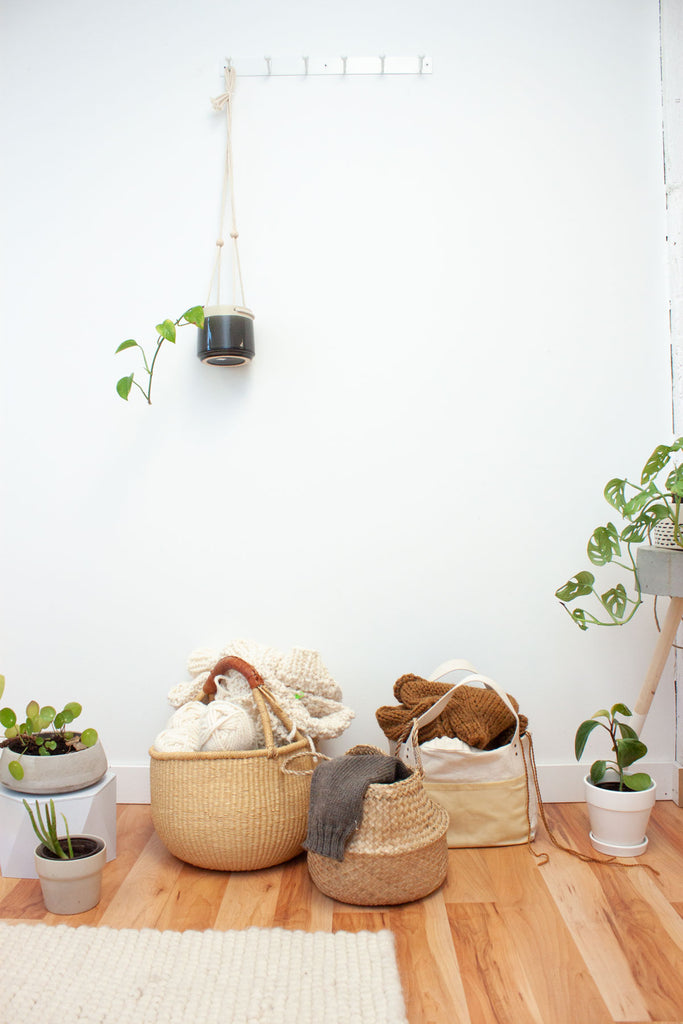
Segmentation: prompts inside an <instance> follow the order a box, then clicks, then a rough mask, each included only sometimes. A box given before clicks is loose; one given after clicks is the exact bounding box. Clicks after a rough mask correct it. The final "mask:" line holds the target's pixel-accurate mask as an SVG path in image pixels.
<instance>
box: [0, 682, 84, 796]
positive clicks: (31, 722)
mask: <svg viewBox="0 0 683 1024" xmlns="http://www.w3.org/2000/svg"><path fill="white" fill-rule="evenodd" d="M4 690H5V677H4V676H2V675H0V697H2V695H3V692H4ZM82 711H83V708H82V707H81V705H80V704H79V703H78V702H77V701H69V703H68V704H65V705H64V707H63V708H62V710H61V711H56V710H55V708H53V707H52V706H51V705H49V704H47V705H45V707H41V706H40V705H39V704H38V702H37V701H35V700H31V701H29V702H28V704H27V705H26V718H25V720H24V721H23V722H22V721H19V716H18V715H17V713H16V711H13V710H12V708H2V709H1V710H0V725H2V726H3V727H4V730H5V740H4V741H3V743H2V744H0V746H4V747H6V746H9V745H10V743H11V745H12V750H13V751H15V752H16V753H18V754H19V758H21V757H22V756H23V755H24V754H26V753H29V752H30V753H31V755H34V754H36V755H39V756H42V757H49V756H50V755H52V754H63V753H64V752H65V751H69V750H81V749H82V748H83V747H94V746H95V744H96V743H97V739H98V736H97V731H96V730H95V729H84V730H83V731H82V732H73V731H71V730H69V729H67V726H69V725H71V723H72V722H73V721H74V720H75V719H76V718H78V716H79V715H80V714H81V712H82ZM50 726H52V729H51V730H50V731H46V730H48V729H49V727H50ZM17 748H19V749H18V750H17ZM19 758H18V759H17V760H15V761H10V762H9V764H8V766H7V769H8V771H9V773H10V775H11V776H12V778H14V779H16V780H17V781H18V782H19V781H21V779H23V777H24V769H23V766H22V764H21V761H20V760H19Z"/></svg>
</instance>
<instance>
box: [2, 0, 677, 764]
mask: <svg viewBox="0 0 683 1024" xmlns="http://www.w3.org/2000/svg"><path fill="white" fill-rule="evenodd" d="M4 21H5V26H4V31H3V34H2V42H1V44H0V45H1V46H2V54H1V60H0V75H1V76H2V81H1V82H0V85H1V87H2V88H1V95H2V97H3V99H2V125H3V137H4V139H5V140H6V146H5V154H4V162H3V163H4V167H3V182H2V187H3V195H4V196H5V197H6V202H5V204H4V206H5V208H4V210H3V214H2V217H3V223H2V231H3V239H4V242H5V244H4V271H3V284H4V303H3V310H4V316H3V331H2V350H1V359H2V374H1V380H0V389H1V393H0V410H1V411H0V416H1V417H2V437H3V443H2V450H1V453H0V459H1V464H0V481H1V483H0V486H1V487H2V495H3V497H2V519H3V529H2V532H1V534H0V549H1V559H2V580H3V586H2V588H0V602H1V604H2V607H1V614H0V652H1V659H2V670H3V671H4V672H5V674H6V676H7V679H8V688H7V694H6V696H7V699H8V700H10V699H14V700H15V701H16V702H17V703H18V702H19V697H18V695H21V698H22V699H23V697H24V696H26V697H27V698H28V696H30V695H33V694H34V693H35V694H37V695H38V696H39V698H40V699H45V700H47V699H50V700H51V701H53V702H57V701H59V700H60V699H62V698H63V699H69V698H77V699H80V700H81V701H82V702H83V704H84V706H85V707H86V709H87V712H86V713H87V718H88V722H95V723H96V724H97V725H98V726H99V728H100V731H101V733H102V736H103V740H104V742H105V745H106V749H107V750H108V752H109V755H110V758H111V760H112V762H113V763H115V764H124V765H128V766H135V765H136V764H145V763H146V751H147V748H148V745H149V743H150V741H151V740H152V738H153V737H154V735H155V733H156V732H157V730H158V729H159V728H161V726H162V724H163V723H164V721H165V718H166V713H167V706H166V693H167V691H168V690H169V689H170V687H171V686H172V685H174V684H175V683H176V682H179V681H180V680H182V679H184V678H186V672H185V661H186V658H187V655H188V654H189V653H190V651H192V650H193V649H194V648H196V647H199V646H220V645H221V644H223V643H225V642H227V641H228V640H230V639H231V638H234V637H242V636H247V637H251V638H253V639H256V640H259V641H261V642H264V643H268V644H271V645H272V646H275V647H280V648H286V647H288V646H290V645H292V644H304V645H310V646H312V647H316V648H318V649H319V650H320V651H321V652H322V654H323V657H324V659H325V661H326V662H327V664H328V665H329V668H330V669H331V671H332V672H333V674H334V675H335V676H336V677H337V678H338V680H339V682H340V683H341V685H342V687H343V689H344V693H345V697H346V700H347V701H348V703H350V704H351V705H353V706H354V707H355V709H356V711H357V718H356V721H355V723H354V725H353V726H352V728H351V730H350V731H349V733H348V735H347V737H346V738H343V739H342V740H340V741H339V742H338V743H337V744H336V745H333V749H335V750H343V749H345V747H346V746H348V745H351V743H352V742H357V741H369V742H374V741H377V740H381V734H380V733H379V730H378V729H377V727H376V725H375V723H374V711H375V708H376V707H377V706H378V705H380V704H383V703H386V702H388V701H391V689H392V685H393V683H394V681H395V679H396V678H397V677H398V676H399V675H401V674H402V673H404V672H408V671H416V672H423V673H428V672H430V671H431V670H432V669H433V668H434V667H435V666H436V665H437V664H438V663H439V662H441V661H443V660H444V659H445V658H447V657H451V656H460V657H467V658H469V659H470V660H472V661H474V662H475V664H477V665H478V666H479V667H480V669H481V670H482V671H484V672H486V673H488V674H490V675H493V676H495V677H496V678H497V679H499V680H500V681H501V682H502V683H503V684H504V685H505V686H506V688H507V689H508V690H509V691H510V692H511V693H513V694H515V695H516V696H517V697H518V698H519V700H520V703H521V706H522V709H523V710H524V712H525V713H526V714H528V716H529V718H530V720H531V723H532V726H533V729H534V734H535V738H536V750H537V757H538V760H539V762H540V763H541V764H544V763H547V764H550V765H557V764H562V763H565V764H567V765H569V764H571V763H572V760H573V755H572V739H573V732H574V729H575V727H576V725H577V723H578V722H579V721H580V720H581V719H582V718H583V717H584V716H586V715H588V714H590V713H591V712H592V711H593V710H595V709H596V708H597V707H599V706H601V705H603V704H606V703H609V702H610V701H611V700H613V699H614V700H616V699H617V698H620V699H624V700H627V701H628V700H629V699H631V700H633V699H635V696H636V695H637V693H638V690H639V688H640V682H641V679H642V676H643V674H644V672H645V669H646V666H647V662H648V659H649V653H650V649H651V647H652V645H653V643H654V639H655V635H656V634H655V627H654V625H653V622H652V619H651V616H650V615H649V613H642V614H641V616H640V618H639V619H636V620H635V621H634V622H633V623H632V625H630V626H629V627H627V628H625V629H621V630H605V631H603V632H597V633H589V634H586V635H582V634H580V633H579V631H578V630H577V629H576V628H575V627H574V626H573V625H572V623H571V622H570V621H569V619H568V618H567V616H566V615H565V614H564V613H563V611H562V609H561V608H560V607H559V605H558V604H557V602H556V601H555V599H554V597H553V593H554V590H555V588H556V587H557V586H559V585H560V584H561V583H563V582H564V580H565V579H566V578H567V577H568V576H570V575H571V574H572V573H573V572H575V571H576V570H578V569H579V568H581V567H582V566H583V564H584V562H585V555H584V546H585V541H586V539H587V537H588V535H589V533H590V531H591V530H592V528H593V527H594V526H596V525H597V524H598V523H600V522H602V521H603V520H604V519H605V518H606V517H607V513H608V508H607V506H606V505H605V504H604V502H603V500H602V498H601V490H602V486H603V484H604V483H605V481H606V480H607V479H608V478H609V477H611V476H613V475H615V474H619V473H622V472H623V473H627V472H635V471H636V470H638V469H639V468H640V466H641V464H642V462H643V461H644V459H645V457H646V456H647V454H649V449H650V448H651V447H654V445H655V443H657V442H658V441H659V440H660V439H662V438H664V437H668V436H669V432H670V430H671V400H670V390H671V384H670V353H669V336H668V320H667V298H666V250H665V203H664V191H663V182H662V145H661V96H660V76H659V40H658V8H657V3H656V0H604V2H600V3H598V4H596V3H594V2H593V0H572V2H568V0H562V2H560V0H552V2H550V3H548V2H546V0H527V2H524V3H519V4H515V5H510V4H509V3H506V2H504V0H492V3H489V4H486V5H483V6H477V5H475V4H470V3H465V2H464V0H456V2H449V3H445V2H437V0H427V2H426V3H421V4H416V3H406V4H401V5H398V6H397V5H396V4H393V3H389V2H388V0H386V2H385V0H364V2H363V3H360V0H350V2H349V3H346V4H344V6H343V8H342V7H338V8H334V7H332V8H324V9H323V8H321V7H320V5H318V4H313V3H310V2H302V0H293V2H292V3H290V4H287V5H281V4H276V3H274V2H273V0H255V2H252V3H250V4H249V5H246V4H242V5H235V4H225V3H218V2H217V0H195V3H193V4H192V5H189V4H183V3H179V2H175V3H173V2H172V3H167V4H164V5H163V6H159V5H157V4H152V3H149V2H147V3H140V2H139V0H136V2H133V0H121V2H118V3H117V4H116V5H92V4H90V3H86V2H85V0H64V2H63V3H62V4H59V5H47V4H20V3H18V2H11V3H9V4H7V5H6V7H5V16H4ZM230 52H233V53H245V54H259V53H264V54H266V53H272V54H274V55H275V54H278V53H283V54H289V53H298V52H301V53H302V54H303V53H305V52H308V53H311V54H314V53H331V54H336V53H339V54H341V53H345V52H347V53H353V54H363V53H367V54H368V55H374V54H381V53H428V54H430V56H431V57H432V59H433V66H434V72H433V74H431V75H429V76H424V77H422V78H420V77H417V76H411V75H406V76H393V77H391V78H389V77H384V78H381V77H379V76H378V77H377V78H372V77H371V78H366V77H364V76H356V77H353V78H351V77H349V78H347V79H343V80H342V79H336V78H334V77H332V76H323V77H319V78H316V79H309V80H304V79H303V78H302V79H297V78H282V79H272V80H270V81H266V80H261V79H258V78H245V79H242V80H239V81H238V93H237V97H236V108H235V124H234V143H235V157H236V165H237V181H236V184H237V203H238V216H239V225H240V231H241V237H240V242H241V253H242V260H243V268H244V274H245V284H246V292H247V301H248V303H249V304H250V306H251V307H252V308H253V309H254V311H255V314H256V323H255V328H256V346H257V356H256V359H255V361H254V363H253V365H252V366H251V367H250V368H249V369H248V370H247V371H245V372H240V371H237V372H233V371H223V370H221V369H215V368H209V367H204V366H201V365H200V364H199V362H198V361H197V359H196V357H195V356H194V337H193V336H192V334H191V333H190V332H189V331H188V332H186V333H185V334H184V335H181V338H180V340H179V342H178V345H177V347H176V349H175V350H172V351H170V352H168V353H166V352H164V353H163V359H162V361H161V363H160V368H159V378H158V381H157V383H156V384H155V388H156V399H155V403H154V405H153V407H152V408H151V409H148V408H146V407H144V406H143V405H142V404H141V403H140V404H137V403H133V401H132V400H131V403H130V405H129V406H126V405H124V403H122V402H121V401H120V400H119V399H118V398H117V396H116V395H115V393H114V381H115V380H116V378H117V376H119V375H121V374H122V373H123V372H125V371H126V369H127V368H128V361H127V359H126V356H118V357H116V358H114V356H113V351H114V349H115V348H116V346H117V344H118V343H119V342H120V341H121V340H123V339H124V338H127V337H131V336H132V337H138V338H139V339H140V340H141V341H142V340H143V339H144V338H145V337H146V336H147V337H149V334H148V333H147V334H146V333H145V332H148V331H149V328H151V327H152V326H153V325H154V324H155V323H157V322H158V321H159V319H161V318H163V317H165V316H173V317H175V316H177V315H179V313H180V312H181V311H182V310H183V309H184V308H186V307H187V306H189V305H191V304H193V303H196V302H202V301H203V300H204V298H205V293H206V289H207V288H208V281H209V275H210V269H211V263H212V259H213V251H212V250H213V244H214V240H215V232H216V224H217V217H218V200H219V189H220V182H221V175H222V153H223V145H224V135H223V120H222V118H221V117H219V116H217V115H215V114H213V112H212V110H211V107H210V103H209V97H211V96H212V95H216V94H217V93H218V92H220V91H221V89H222V82H221V78H220V74H219V69H220V62H221V60H222V58H223V56H224V55H227V54H228V53H230ZM7 143H8V144H7ZM7 200H9V201H7ZM131 368H132V367H131ZM644 448H645V450H644ZM672 707H673V698H672V692H671V678H670V674H669V676H668V677H667V680H666V681H665V683H664V684H663V685H662V688H661V692H660V693H658V695H657V697H656V699H655V703H654V705H653V708H652V712H651V717H650V720H649V721H648V724H647V726H646V729H647V732H646V734H645V739H646V740H647V742H648V743H649V744H650V748H651V752H650V755H651V757H652V760H653V761H655V762H660V763H666V762H667V761H669V760H671V757H672V749H673V731H674V730H673V722H672Z"/></svg>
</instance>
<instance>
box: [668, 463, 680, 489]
mask: <svg viewBox="0 0 683 1024" xmlns="http://www.w3.org/2000/svg"><path fill="white" fill-rule="evenodd" d="M666 487H667V490H668V491H671V493H672V494H677V495H679V496H680V495H683V466H678V467H677V468H676V469H674V470H672V471H671V473H669V475H668V477H667V478H666Z"/></svg>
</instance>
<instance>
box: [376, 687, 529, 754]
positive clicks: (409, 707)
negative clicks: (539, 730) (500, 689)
mask: <svg viewBox="0 0 683 1024" xmlns="http://www.w3.org/2000/svg"><path fill="white" fill-rule="evenodd" d="M450 689H451V686H449V684H448V683H437V682H433V681H432V680H430V679H423V678H422V677H421V676H416V675H410V674H409V675H405V676H401V678H400V679H397V680H396V682H395V683H394V697H395V698H396V700H397V701H399V702H400V703H399V706H398V707H381V708H378V709H377V711H376V712H375V717H376V718H377V722H378V724H379V727H380V729H381V730H382V732H383V733H384V735H385V736H386V737H387V738H388V739H390V740H393V741H395V742H399V741H400V740H403V739H405V737H406V736H407V735H408V732H409V731H410V727H411V724H412V722H413V720H414V719H415V718H419V717H420V715H422V714H424V712H425V711H428V710H429V709H430V708H431V707H432V706H433V705H434V703H435V702H436V701H437V700H438V698H439V697H442V696H443V695H444V694H445V693H448V691H449V690H450ZM508 698H509V699H510V703H511V704H512V706H513V707H514V709H515V711H517V712H518V713H519V704H518V703H517V701H516V700H515V698H514V697H511V696H510V694H508ZM528 724H529V722H528V719H527V718H526V716H525V715H519V732H520V736H521V735H523V734H524V733H525V732H526V730H527V726H528ZM515 726H516V722H515V718H514V715H513V714H512V712H511V711H510V709H509V708H508V707H506V706H505V704H504V703H503V701H502V700H501V698H500V697H499V696H498V694H497V693H494V691H493V690H488V689H482V688H481V687H478V686H466V685H465V686H459V687H458V689H457V690H456V691H455V692H454V694H453V696H452V697H451V699H450V700H449V702H448V704H447V705H446V707H445V708H444V710H443V711H442V712H441V714H439V715H438V716H437V717H436V718H435V719H434V721H433V722H429V723H428V724H426V725H423V726H422V727H421V728H420V730H419V736H418V740H419V742H420V743H424V742H426V741H427V740H432V739H436V737H437V736H449V737H451V738H454V737H457V738H458V739H460V740H463V741H464V742H465V743H467V744H469V746H471V747H476V748H477V749H479V750H493V749H495V748H497V747H502V746H503V745H504V744H506V743H509V742H510V740H511V739H512V737H513V735H514V731H515Z"/></svg>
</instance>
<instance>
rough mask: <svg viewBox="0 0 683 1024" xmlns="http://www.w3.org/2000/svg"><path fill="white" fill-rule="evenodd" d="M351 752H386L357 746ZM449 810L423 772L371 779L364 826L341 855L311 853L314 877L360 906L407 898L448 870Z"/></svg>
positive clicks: (335, 895) (429, 888)
mask: <svg viewBox="0 0 683 1024" xmlns="http://www.w3.org/2000/svg"><path fill="white" fill-rule="evenodd" d="M347 753H348V754H364V753H383V751H379V750H378V748H377V747H368V746H357V747H352V748H351V750H349V751H347ZM447 830H448V813H447V811H445V810H444V808H443V807H441V806H440V805H439V804H436V803H435V802H434V801H433V800H432V799H431V798H430V797H429V796H428V795H427V793H426V792H425V789H424V786H423V784H422V776H421V775H420V773H419V772H417V771H416V772H413V773H412V774H411V775H410V777H409V778H407V779H403V780H402V781H400V782H392V783H391V784H389V785H382V784H373V785H371V786H369V787H368V790H367V792H366V794H365V798H364V800H363V818H362V821H361V825H360V828H359V829H358V831H357V832H355V833H354V835H353V837H352V839H351V840H350V842H349V843H348V845H347V847H346V851H345V853H344V859H343V860H342V861H337V860H333V859H332V858H331V857H323V856H322V855H321V854H319V853H311V852H310V851H309V853H308V870H309V873H310V876H311V878H312V879H313V881H314V883H315V884H316V886H317V887H318V889H320V891H321V892H323V893H325V895H326V896H331V897H332V899H335V900H339V901H340V902H341V903H353V904H356V905H360V906H380V905H387V906H388V905H390V904H395V903H409V902H410V901H412V900H419V899H422V897H423V896H427V895H428V894H429V893H430V892H433V891H434V890H435V889H438V887H439V886H440V885H441V883H442V882H443V881H444V879H445V878H446V873H447V870H448V846H447V844H446V833H447Z"/></svg>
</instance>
